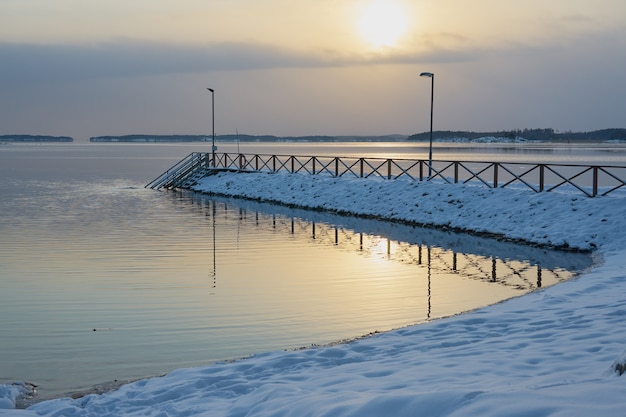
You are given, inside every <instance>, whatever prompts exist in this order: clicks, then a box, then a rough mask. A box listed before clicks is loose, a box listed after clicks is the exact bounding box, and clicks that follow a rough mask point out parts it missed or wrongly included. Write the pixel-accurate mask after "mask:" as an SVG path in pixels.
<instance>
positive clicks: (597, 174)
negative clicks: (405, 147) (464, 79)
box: [192, 153, 626, 197]
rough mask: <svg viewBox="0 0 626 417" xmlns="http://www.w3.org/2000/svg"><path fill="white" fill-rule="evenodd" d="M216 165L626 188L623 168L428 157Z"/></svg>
mask: <svg viewBox="0 0 626 417" xmlns="http://www.w3.org/2000/svg"><path fill="white" fill-rule="evenodd" d="M192 155H193V154H192ZM203 155H206V156H205V158H202V159H204V160H205V161H206V159H207V158H208V154H203ZM215 168H217V169H229V170H240V171H259V172H289V173H306V174H310V175H329V176H332V177H346V176H348V177H357V178H368V177H381V178H385V179H398V178H408V179H411V180H415V181H434V180H437V181H441V182H445V183H469V182H472V183H481V184H483V185H485V186H486V187H489V188H505V187H514V186H515V187H522V188H528V189H530V190H532V191H534V192H537V193H539V192H548V191H554V190H557V189H561V190H566V189H570V190H574V191H578V192H581V193H583V194H584V195H586V196H588V197H596V196H605V195H607V194H610V193H612V192H614V191H616V190H618V189H620V188H622V187H624V186H626V166H599V165H572V164H532V163H522V162H481V161H441V160H437V161H432V167H431V168H432V169H431V170H429V161H428V160H423V159H384V158H356V157H331V156H294V155H267V154H241V153H238V154H230V153H219V154H217V153H216V154H215ZM429 171H430V172H431V175H430V177H429V176H428V172H429Z"/></svg>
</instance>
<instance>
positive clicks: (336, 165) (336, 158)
mask: <svg viewBox="0 0 626 417" xmlns="http://www.w3.org/2000/svg"><path fill="white" fill-rule="evenodd" d="M338 176H339V157H335V177H338Z"/></svg>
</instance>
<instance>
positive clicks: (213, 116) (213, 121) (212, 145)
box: [207, 88, 215, 168]
mask: <svg viewBox="0 0 626 417" xmlns="http://www.w3.org/2000/svg"><path fill="white" fill-rule="evenodd" d="M207 90H209V91H210V92H211V125H212V127H213V140H212V142H211V168H215V90H213V89H212V88H207Z"/></svg>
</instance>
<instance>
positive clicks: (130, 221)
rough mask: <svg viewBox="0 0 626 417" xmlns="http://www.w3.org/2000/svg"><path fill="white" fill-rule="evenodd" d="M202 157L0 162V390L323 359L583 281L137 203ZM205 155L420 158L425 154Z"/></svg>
mask: <svg viewBox="0 0 626 417" xmlns="http://www.w3.org/2000/svg"><path fill="white" fill-rule="evenodd" d="M438 146H439V147H438V148H436V149H438V152H439V153H442V154H443V153H445V154H446V155H447V156H448V157H449V158H457V159H460V160H465V159H467V158H470V159H471V158H477V159H498V160H503V159H506V160H516V161H517V160H520V159H522V157H524V158H528V160H532V162H536V160H537V159H540V160H542V161H546V160H549V162H567V163H573V162H576V161H577V160H578V159H580V161H578V162H583V160H584V161H586V163H592V162H594V161H600V160H601V161H602V162H603V163H606V164H619V163H620V162H621V163H623V161H624V153H623V151H624V149H622V150H621V151H620V152H616V151H615V149H613V148H607V149H597V148H584V149H580V148H577V149H578V150H576V151H573V150H572V149H569V148H563V149H560V148H558V147H557V148H553V149H551V150H546V149H545V147H537V148H536V149H534V150H533V149H532V147H530V148H528V149H527V148H524V149H526V150H525V151H521V150H519V149H518V150H517V151H515V150H514V151H512V150H511V149H517V148H515V147H514V146H509V145H507V146H504V147H496V146H491V145H485V146H476V147H467V146H465V147H464V146H462V145H456V144H449V145H445V146H444V145H438ZM202 147H206V146H205V145H204V144H86V143H73V144H27V145H24V144H8V145H2V146H0V178H2V181H1V182H0V210H1V211H2V216H1V217H0V265H1V266H2V269H1V271H0V329H1V331H2V338H1V339H0V383H10V382H12V381H18V380H25V381H28V382H31V383H33V384H36V385H38V386H39V395H40V398H50V397H53V396H58V395H65V394H68V393H70V392H73V391H80V390H88V389H90V387H92V386H94V385H95V384H100V383H109V382H114V381H128V380H132V379H135V378H142V377H149V376H155V375H159V374H163V373H166V372H169V371H171V370H173V369H177V368H181V367H188V366H198V365H202V364H207V363H211V362H214V361H219V360H226V359H232V358H237V357H242V356H246V355H250V354H254V353H255V352H261V351H267V350H275V349H292V348H299V347H303V346H310V345H315V344H325V343H333V342H336V341H339V340H345V339H350V338H354V337H359V336H361V335H364V334H368V333H371V332H374V331H385V330H389V329H393V328H399V327H403V326H406V325H410V324H415V323H420V322H424V321H428V320H432V319H435V318H439V317H445V316H448V315H453V314H458V313H460V312H463V311H467V310H471V309H474V308H477V307H480V306H484V305H488V304H491V303H495V302H498V301H500V300H503V299H506V298H509V297H513V296H517V295H520V294H523V293H524V292H528V291H532V290H535V289H537V288H539V287H543V286H548V285H553V284H556V283H558V282H560V281H562V280H565V279H568V278H570V277H571V276H573V275H575V274H576V273H577V272H578V271H582V270H585V269H587V268H589V267H590V266H591V265H592V261H591V257H590V256H588V255H580V254H567V253H560V252H557V253H554V252H550V251H546V250H539V249H535V248H529V247H525V246H520V245H512V244H505V243H502V242H495V241H492V240H489V239H482V238H476V237H471V236H466V235H454V234H452V233H449V232H441V231H436V230H429V229H419V228H412V227H407V226H401V225H397V224H392V223H386V222H380V221H373V220H363V219H354V218H350V217H341V216H335V215H330V214H327V213H318V212H310V211H306V210H291V209H287V208H285V207H280V206H273V205H269V204H261V203H255V202H249V201H242V200H237V199H224V198H209V197H206V196H200V195H197V194H194V193H189V192H171V191H154V190H149V189H145V188H144V187H143V186H144V185H145V184H146V183H147V182H149V181H150V180H151V179H153V178H154V177H156V176H157V175H158V174H160V173H161V172H162V171H164V170H166V169H167V168H169V167H170V166H171V165H173V164H174V163H175V162H177V161H178V160H180V159H182V158H183V157H185V156H186V155H188V154H189V153H191V152H194V151H199V150H202V149H201V148H202ZM498 149H500V150H498ZM220 151H228V152H235V151H241V152H246V153H250V152H257V153H266V154H296V155H337V156H370V157H413V158H414V157H422V158H423V157H424V152H427V149H426V148H425V147H424V146H423V145H421V146H419V145H415V146H412V145H407V144H399V143H345V144H311V143H304V144H285V143H269V144H259V143H242V144H234V143H229V144H222V145H220Z"/></svg>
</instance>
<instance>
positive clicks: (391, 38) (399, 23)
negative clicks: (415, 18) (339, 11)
mask: <svg viewBox="0 0 626 417" xmlns="http://www.w3.org/2000/svg"><path fill="white" fill-rule="evenodd" d="M358 25H359V33H360V34H361V36H362V37H363V39H364V40H365V41H366V42H367V43H369V44H371V45H372V46H375V47H392V46H395V45H396V44H397V43H398V41H399V40H400V38H401V37H402V35H404V33H405V32H406V30H407V27H408V20H407V12H406V10H405V9H404V8H403V7H402V5H401V4H400V3H399V2H395V1H393V0H371V1H370V2H369V3H368V4H367V5H366V6H365V9H364V10H363V12H362V14H361V16H360V18H359V21H358Z"/></svg>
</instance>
